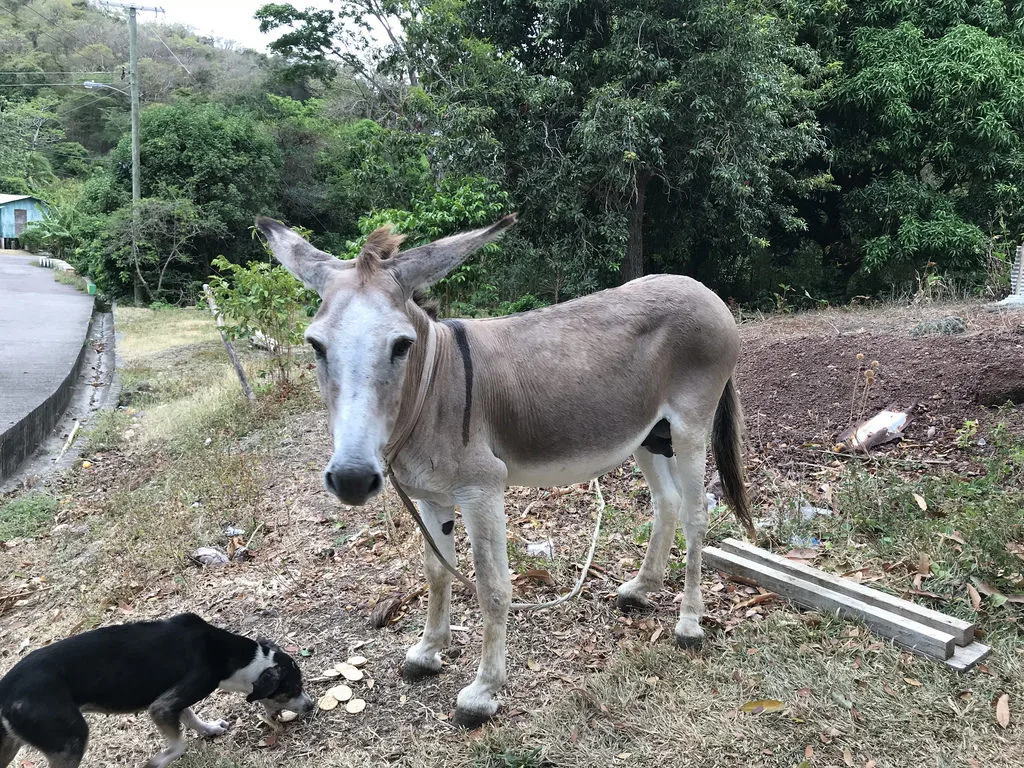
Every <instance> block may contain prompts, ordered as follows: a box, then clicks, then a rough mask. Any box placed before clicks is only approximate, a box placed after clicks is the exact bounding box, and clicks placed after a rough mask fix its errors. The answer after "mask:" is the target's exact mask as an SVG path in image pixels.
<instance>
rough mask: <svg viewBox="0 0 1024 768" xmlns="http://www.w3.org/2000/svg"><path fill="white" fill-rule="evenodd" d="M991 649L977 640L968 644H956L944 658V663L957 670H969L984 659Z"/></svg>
mask: <svg viewBox="0 0 1024 768" xmlns="http://www.w3.org/2000/svg"><path fill="white" fill-rule="evenodd" d="M990 653H992V649H991V648H990V647H989V646H987V645H983V644H981V643H978V642H974V643H971V644H970V645H965V646H962V647H961V646H958V647H957V648H956V649H955V650H954V651H953V655H952V656H950V657H949V658H948V659H946V664H947V665H948V666H949V667H951V668H952V669H955V670H956V671H957V672H970V671H971V670H972V669H974V667H975V666H976V665H977V664H979V663H980V662H982V661H984V660H985V659H986V658H987V657H988V655H989V654H990Z"/></svg>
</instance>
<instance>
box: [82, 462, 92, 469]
mask: <svg viewBox="0 0 1024 768" xmlns="http://www.w3.org/2000/svg"><path fill="white" fill-rule="evenodd" d="M91 466H92V462H91V461H83V462H82V469H88V468H89V467H91Z"/></svg>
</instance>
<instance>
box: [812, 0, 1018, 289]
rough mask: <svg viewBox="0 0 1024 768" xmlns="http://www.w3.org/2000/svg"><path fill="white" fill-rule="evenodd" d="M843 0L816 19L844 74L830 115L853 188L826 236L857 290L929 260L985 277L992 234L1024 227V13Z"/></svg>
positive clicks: (832, 203) (906, 274)
mask: <svg viewBox="0 0 1024 768" xmlns="http://www.w3.org/2000/svg"><path fill="white" fill-rule="evenodd" d="M840 8H841V10H840V11H839V12H837V13H834V14H832V15H831V16H828V17H823V18H820V19H818V21H817V22H816V23H815V29H816V30H817V34H818V37H819V39H820V41H821V42H820V46H821V47H822V49H823V51H825V52H826V55H829V56H834V57H835V58H836V59H837V60H839V61H841V63H842V70H843V75H842V77H841V78H840V79H839V80H838V82H837V83H836V84H835V88H834V91H833V94H832V98H831V99H830V101H829V103H828V105H827V107H826V109H824V110H823V111H822V118H823V120H824V121H825V123H826V126H827V129H828V131H829V133H830V135H831V136H832V140H833V143H834V170H835V173H836V177H837V180H838V181H839V183H840V184H841V187H842V192H841V193H839V194H836V195H832V196H829V197H827V198H826V199H825V200H824V201H823V205H822V207H821V216H820V219H821V220H822V221H823V222H826V227H825V228H823V230H822V231H821V232H820V233H818V234H819V238H820V239H821V240H823V241H824V244H826V245H829V246H831V247H832V249H833V253H834V254H835V255H836V256H838V258H839V259H841V260H842V261H843V262H845V264H846V265H847V271H848V272H854V273H855V280H856V282H855V285H854V287H857V286H858V285H866V286H880V285H887V284H891V283H893V282H900V281H904V280H907V279H909V278H910V277H912V276H913V275H914V273H915V272H918V271H920V270H923V269H924V268H925V266H926V265H927V264H928V263H929V262H933V263H935V264H936V265H937V266H938V268H939V269H940V270H941V271H943V272H947V273H951V274H958V275H965V276H970V275H972V274H977V273H979V272H982V271H983V270H984V268H985V266H986V264H985V258H986V252H987V250H988V247H987V246H988V244H989V243H990V242H991V241H992V240H993V239H996V240H1000V239H1002V240H1005V239H1012V240H1016V239H1017V238H1019V237H1020V235H1021V233H1022V231H1024V220H1022V202H1024V188H1022V187H1021V179H1022V172H1024V139H1022V136H1024V85H1022V83H1024V47H1022V43H1024V40H1022V37H1021V35H1020V32H1019V30H1020V24H1021V22H1022V21H1024V16H1022V15H1021V11H1020V9H1019V8H1017V7H1016V6H1009V5H1004V4H1002V3H992V2H989V1H988V0H980V1H978V0H964V2H958V3H931V2H924V0H897V1H896V2H889V1H888V0H886V1H885V2H880V1H876V0H872V1H871V2H863V3H856V4H853V3H851V4H849V5H847V6H840ZM823 30H824V31H823Z"/></svg>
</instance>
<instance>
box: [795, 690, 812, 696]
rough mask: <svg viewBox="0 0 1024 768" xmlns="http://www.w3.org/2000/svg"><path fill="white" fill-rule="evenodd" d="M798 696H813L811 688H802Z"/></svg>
mask: <svg viewBox="0 0 1024 768" xmlns="http://www.w3.org/2000/svg"><path fill="white" fill-rule="evenodd" d="M796 695H797V696H810V695H811V689H810V688H800V689H799V690H798V691H797V692H796Z"/></svg>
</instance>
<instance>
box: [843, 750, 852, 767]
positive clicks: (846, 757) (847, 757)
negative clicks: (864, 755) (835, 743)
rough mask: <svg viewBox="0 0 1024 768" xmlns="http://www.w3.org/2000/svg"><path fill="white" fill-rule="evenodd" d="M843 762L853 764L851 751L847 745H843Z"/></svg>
mask: <svg viewBox="0 0 1024 768" xmlns="http://www.w3.org/2000/svg"><path fill="white" fill-rule="evenodd" d="M843 762H844V763H846V764H847V765H853V753H852V752H850V748H849V747H843Z"/></svg>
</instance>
